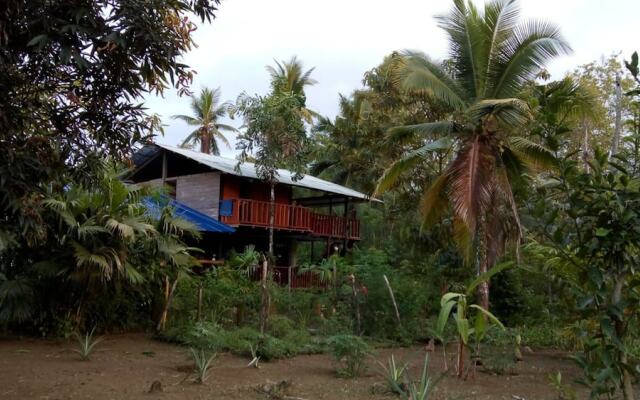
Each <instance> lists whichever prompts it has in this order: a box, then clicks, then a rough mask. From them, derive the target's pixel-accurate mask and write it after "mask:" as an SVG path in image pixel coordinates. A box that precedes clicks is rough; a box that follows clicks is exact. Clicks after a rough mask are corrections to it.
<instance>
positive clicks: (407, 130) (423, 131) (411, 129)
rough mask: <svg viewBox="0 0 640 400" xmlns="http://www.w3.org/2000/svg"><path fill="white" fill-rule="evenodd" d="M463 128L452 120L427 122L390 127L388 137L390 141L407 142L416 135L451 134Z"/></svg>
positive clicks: (396, 142)
mask: <svg viewBox="0 0 640 400" xmlns="http://www.w3.org/2000/svg"><path fill="white" fill-rule="evenodd" d="M461 130H462V127H461V126H458V125H457V124H456V123H454V122H451V121H438V122H426V123H423V124H415V125H405V126H396V127H393V128H390V129H389V130H388V131H387V135H386V139H387V141H388V142H389V143H394V144H406V143H408V142H410V141H412V140H413V139H415V138H416V137H421V136H422V137H429V136H431V135H444V136H449V135H451V134H452V133H456V132H459V131H461Z"/></svg>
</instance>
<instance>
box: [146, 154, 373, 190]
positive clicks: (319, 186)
mask: <svg viewBox="0 0 640 400" xmlns="http://www.w3.org/2000/svg"><path fill="white" fill-rule="evenodd" d="M153 146H158V147H160V148H163V149H165V150H168V151H171V152H173V153H176V154H180V155H181V156H184V157H187V158H189V159H191V160H194V161H196V162H199V163H200V164H203V165H206V166H208V167H210V168H212V169H215V170H218V171H221V172H224V173H227V174H230V175H236V176H243V177H246V178H255V179H259V178H258V175H257V173H256V169H255V164H253V163H250V162H245V163H242V164H240V168H239V170H236V166H237V165H238V160H234V159H231V158H225V157H220V156H214V155H211V154H205V153H201V152H198V151H193V150H188V149H183V148H179V147H174V146H169V145H166V144H159V143H156V144H154V145H153ZM145 147H146V146H145ZM141 151H144V148H143V149H142V150H141ZM292 177H293V174H292V173H291V172H289V171H287V170H285V169H279V170H278V182H279V183H282V184H285V185H292V186H298V187H303V188H306V189H311V190H319V191H322V192H325V193H335V194H340V195H343V196H348V197H351V198H356V199H362V200H371V201H380V200H378V199H374V198H371V197H369V196H368V195H366V194H364V193H360V192H358V191H356V190H353V189H349V188H348V187H344V186H342V185H338V184H336V183H333V182H329V181H325V180H324V179H320V178H316V177H315V176H311V175H305V176H304V177H303V178H302V179H300V180H298V181H295V182H294V181H293V179H292Z"/></svg>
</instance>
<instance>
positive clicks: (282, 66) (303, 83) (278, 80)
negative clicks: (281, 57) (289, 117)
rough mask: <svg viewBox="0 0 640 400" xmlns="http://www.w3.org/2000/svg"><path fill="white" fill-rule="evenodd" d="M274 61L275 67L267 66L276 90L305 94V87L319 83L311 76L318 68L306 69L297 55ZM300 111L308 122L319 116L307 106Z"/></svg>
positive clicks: (273, 87)
mask: <svg viewBox="0 0 640 400" xmlns="http://www.w3.org/2000/svg"><path fill="white" fill-rule="evenodd" d="M274 62H275V63H276V66H275V67H274V66H272V65H267V66H266V67H265V68H266V70H267V72H269V74H270V75H271V87H272V89H273V90H274V92H287V93H293V94H295V95H299V96H305V92H304V90H305V88H306V87H307V86H313V85H315V84H316V83H318V81H316V80H315V79H313V78H311V74H312V73H313V71H314V70H315V69H316V68H315V67H312V68H309V69H308V70H306V71H305V70H304V65H303V64H302V61H300V60H299V59H298V57H297V56H293V57H291V59H290V60H289V61H281V62H278V61H276V60H274ZM300 112H301V113H302V116H303V118H304V120H305V121H306V122H307V123H311V120H312V118H313V117H316V116H317V114H316V113H315V112H314V111H312V110H309V109H308V108H307V107H303V108H302V109H301V110H300Z"/></svg>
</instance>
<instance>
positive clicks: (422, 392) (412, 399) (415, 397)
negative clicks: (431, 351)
mask: <svg viewBox="0 0 640 400" xmlns="http://www.w3.org/2000/svg"><path fill="white" fill-rule="evenodd" d="M439 380H440V379H436V380H435V381H434V380H433V379H432V378H431V376H430V375H429V355H428V354H425V356H424V364H423V366H422V374H421V375H420V380H419V381H412V382H409V383H408V384H407V390H406V391H405V392H404V393H403V394H402V398H403V400H429V398H430V397H431V394H432V392H433V389H434V388H435V386H436V384H437V383H438V381H439Z"/></svg>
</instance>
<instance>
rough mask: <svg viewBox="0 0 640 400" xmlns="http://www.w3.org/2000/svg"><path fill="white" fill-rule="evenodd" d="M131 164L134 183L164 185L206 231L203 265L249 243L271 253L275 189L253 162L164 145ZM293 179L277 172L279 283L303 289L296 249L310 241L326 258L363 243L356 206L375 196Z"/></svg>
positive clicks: (144, 152)
mask: <svg viewBox="0 0 640 400" xmlns="http://www.w3.org/2000/svg"><path fill="white" fill-rule="evenodd" d="M133 163H134V165H135V169H134V171H133V172H132V174H131V175H130V176H129V179H130V180H131V181H133V182H136V183H139V184H146V185H157V186H160V185H164V186H165V187H166V188H167V190H168V193H169V196H170V197H171V198H172V202H173V205H174V209H175V212H176V213H177V214H178V215H181V216H183V217H184V218H186V219H188V220H191V221H192V222H194V223H195V224H196V225H197V226H198V227H199V229H200V230H201V231H202V234H203V239H202V240H201V241H200V242H199V243H198V247H200V248H201V249H203V250H204V251H205V254H204V256H203V257H202V258H203V262H205V263H207V262H209V263H211V262H213V263H216V261H211V260H217V262H220V260H221V259H224V258H225V257H227V255H228V254H229V252H230V251H231V250H235V251H237V252H241V251H243V250H244V248H245V247H246V246H248V245H254V246H255V247H256V249H257V250H259V251H266V250H267V247H268V237H269V236H268V228H269V205H270V203H269V197H270V196H269V194H270V190H269V185H268V184H266V183H265V182H263V181H261V180H260V179H259V178H258V177H257V174H256V171H255V165H254V164H252V163H243V164H240V165H239V164H238V161H237V160H234V159H229V158H224V157H219V156H213V155H209V154H204V153H200V152H196V151H192V150H188V149H183V148H178V147H173V146H168V145H164V144H150V145H146V146H144V147H143V148H142V149H140V150H139V151H138V152H136V154H135V155H134V157H133ZM292 175H293V174H292V173H290V172H289V171H286V170H278V183H277V185H276V187H275V200H276V206H275V221H274V244H275V245H274V249H275V255H276V275H277V279H278V280H279V281H280V282H281V283H283V284H289V285H291V286H296V285H298V284H300V285H302V283H301V282H298V281H297V280H298V275H297V274H296V273H295V268H296V265H297V249H298V244H299V243H300V242H309V243H310V244H311V245H310V248H311V252H312V253H313V252H314V251H317V252H322V254H323V255H326V254H329V253H331V252H332V251H334V250H333V249H338V250H342V251H344V250H346V249H349V248H351V247H352V245H353V243H354V242H357V241H358V240H360V221H359V220H358V219H357V217H356V213H355V208H354V205H355V204H357V203H360V202H368V201H371V200H372V199H371V198H370V197H369V196H367V195H366V194H364V193H360V192H357V191H355V190H352V189H349V188H347V187H344V186H341V185H337V184H335V183H332V182H328V181H325V180H323V179H319V178H316V177H313V176H309V175H305V176H304V177H303V178H302V179H300V180H297V181H294V180H293V179H292ZM373 201H378V200H375V199H373ZM318 242H319V243H320V245H315V243H318Z"/></svg>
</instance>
